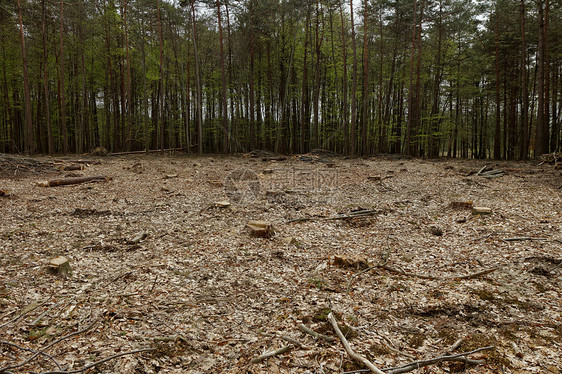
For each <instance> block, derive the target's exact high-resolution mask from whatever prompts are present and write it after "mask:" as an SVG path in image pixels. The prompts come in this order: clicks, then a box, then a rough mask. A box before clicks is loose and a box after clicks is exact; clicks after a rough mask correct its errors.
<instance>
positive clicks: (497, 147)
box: [494, 9, 502, 160]
mask: <svg viewBox="0 0 562 374" xmlns="http://www.w3.org/2000/svg"><path fill="white" fill-rule="evenodd" d="M497 17H498V10H497V9H496V21H495V23H494V40H495V70H496V79H495V89H496V123H495V132H494V158H495V159H496V160H499V159H501V158H502V157H501V156H502V155H501V111H500V110H501V96H500V52H499V51H500V36H499V30H498V27H499V25H498V22H499V21H498V20H497Z"/></svg>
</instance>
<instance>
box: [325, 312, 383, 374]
mask: <svg viewBox="0 0 562 374" xmlns="http://www.w3.org/2000/svg"><path fill="white" fill-rule="evenodd" d="M328 321H329V322H330V323H331V324H332V327H333V328H334V331H335V332H336V334H337V335H338V338H340V341H341V343H342V345H343V347H344V348H345V351H346V352H347V354H348V355H349V356H350V357H351V358H353V359H354V360H355V361H359V362H361V363H362V364H363V365H365V366H367V367H368V368H369V370H371V371H372V372H373V373H377V374H384V371H382V370H380V369H379V368H377V367H376V366H375V365H373V363H372V362H371V361H369V360H367V359H366V358H365V357H363V356H361V355H360V354H358V353H355V352H354V351H353V349H352V348H351V346H350V345H349V342H348V341H347V339H346V338H345V336H343V334H342V332H341V330H340V328H339V327H338V323H337V321H336V318H335V317H334V314H333V313H332V312H330V313H329V314H328Z"/></svg>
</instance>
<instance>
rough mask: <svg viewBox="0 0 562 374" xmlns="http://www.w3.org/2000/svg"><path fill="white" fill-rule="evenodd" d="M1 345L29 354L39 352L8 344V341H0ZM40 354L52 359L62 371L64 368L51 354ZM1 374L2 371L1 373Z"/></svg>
mask: <svg viewBox="0 0 562 374" xmlns="http://www.w3.org/2000/svg"><path fill="white" fill-rule="evenodd" d="M0 344H4V345H9V346H10V347H14V348H17V349H20V350H22V351H27V352H31V353H36V352H37V351H35V350H33V349H31V348H25V347H22V346H19V345H17V344H14V343H11V342H7V341H4V340H0ZM40 354H41V355H42V356H45V357H47V358H48V359H50V360H51V361H53V363H54V364H55V365H57V367H58V368H59V369H60V370H62V368H61V367H60V365H59V363H58V362H57V360H55V358H54V357H53V356H51V355H50V354H48V353H45V352H41V353H40ZM0 373H1V371H0Z"/></svg>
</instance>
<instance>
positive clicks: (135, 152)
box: [108, 147, 190, 156]
mask: <svg viewBox="0 0 562 374" xmlns="http://www.w3.org/2000/svg"><path fill="white" fill-rule="evenodd" d="M189 149H190V147H182V148H167V149H149V150H148V151H129V152H116V153H110V154H108V156H126V155H141V154H143V153H161V152H178V151H188V150H189Z"/></svg>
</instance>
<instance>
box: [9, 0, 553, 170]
mask: <svg viewBox="0 0 562 374" xmlns="http://www.w3.org/2000/svg"><path fill="white" fill-rule="evenodd" d="M0 54H1V55H0V61H1V62H0V93H1V94H0V152H4V153H6V152H10V153H15V152H25V153H29V154H33V153H48V154H52V153H69V152H76V153H83V152H88V151H89V150H91V149H93V148H94V147H97V146H102V147H105V148H106V149H108V150H110V151H112V152H118V151H131V150H149V149H152V150H154V149H165V148H185V149H186V150H188V151H190V152H195V153H216V152H224V153H235V152H247V151H249V150H252V149H264V150H270V151H274V152H278V153H305V152H309V151H311V150H312V149H316V148H322V149H329V150H331V151H335V152H338V153H344V154H349V155H368V154H376V153H403V154H409V155H412V156H423V157H439V156H447V157H464V158H496V159H501V158H503V159H527V158H529V157H535V156H538V155H541V154H543V153H547V152H553V151H556V150H559V149H560V142H561V126H560V117H561V108H562V105H561V104H562V103H561V94H560V84H561V82H560V76H561V61H562V4H561V1H560V0H533V1H531V0H520V1H515V0H498V1H491V2H489V1H482V2H477V1H469V0H361V1H350V0H347V1H341V0H315V1H312V0H305V1H297V0H239V1H235V0H215V1H211V0H206V1H195V0H184V1H164V0H66V1H64V0H60V1H59V0H16V1H0Z"/></svg>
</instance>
